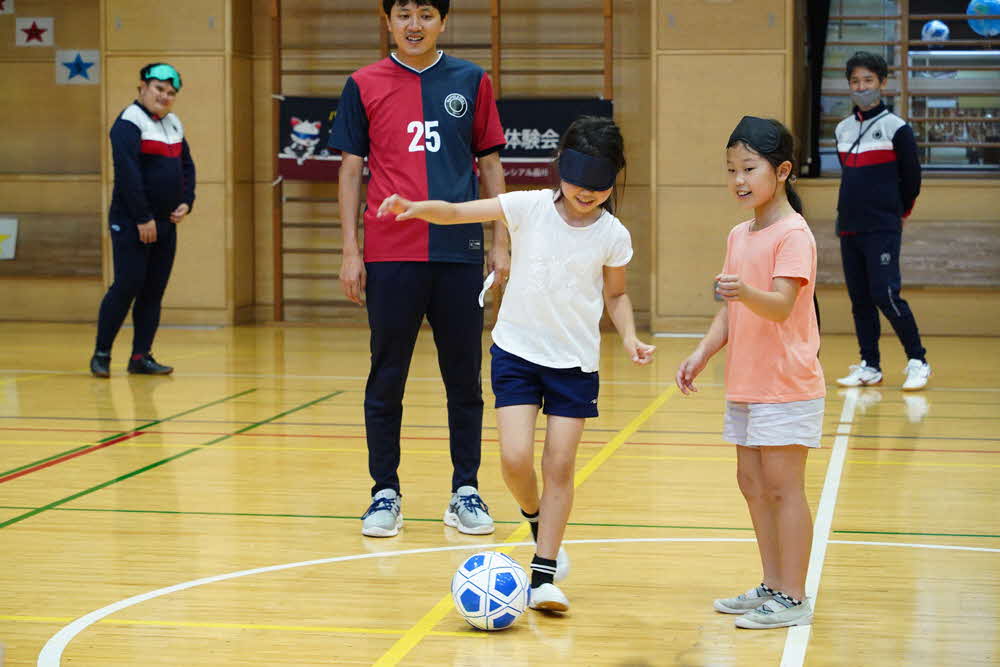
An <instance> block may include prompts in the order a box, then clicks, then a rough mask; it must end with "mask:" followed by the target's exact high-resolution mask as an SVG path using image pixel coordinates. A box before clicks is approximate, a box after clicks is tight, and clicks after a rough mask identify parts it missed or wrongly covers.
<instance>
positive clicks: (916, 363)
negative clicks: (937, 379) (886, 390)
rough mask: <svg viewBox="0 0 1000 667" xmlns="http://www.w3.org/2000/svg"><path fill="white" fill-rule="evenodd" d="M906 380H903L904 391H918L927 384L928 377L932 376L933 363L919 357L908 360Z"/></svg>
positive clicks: (904, 370) (905, 371)
mask: <svg viewBox="0 0 1000 667" xmlns="http://www.w3.org/2000/svg"><path fill="white" fill-rule="evenodd" d="M903 372H904V373H906V380H905V381H904V382H903V391H917V390H918V389H923V388H924V387H926V386H927V378H929V377H930V376H931V365H930V364H929V363H927V362H926V361H920V360H919V359H910V360H909V361H908V362H906V368H904V369H903Z"/></svg>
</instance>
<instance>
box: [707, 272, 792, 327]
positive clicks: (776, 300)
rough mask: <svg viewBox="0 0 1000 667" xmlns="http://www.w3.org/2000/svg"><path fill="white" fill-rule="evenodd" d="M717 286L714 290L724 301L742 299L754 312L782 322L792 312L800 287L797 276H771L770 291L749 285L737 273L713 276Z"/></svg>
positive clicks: (773, 320) (765, 317)
mask: <svg viewBox="0 0 1000 667" xmlns="http://www.w3.org/2000/svg"><path fill="white" fill-rule="evenodd" d="M715 279H716V280H717V281H718V283H719V286H718V287H717V288H716V291H717V292H718V293H719V296H721V297H722V298H723V299H725V300H726V301H742V302H743V304H744V305H746V307H747V308H749V309H750V310H752V311H753V312H754V313H755V314H757V315H760V316H761V317H763V318H764V319H768V320H771V321H772V322H784V321H785V320H787V319H788V316H789V315H791V314H792V308H794V307H795V300H796V299H797V298H798V297H799V290H801V289H802V280H801V279H799V278H782V277H777V278H772V279H771V291H770V292H765V291H764V290H762V289H757V288H756V287H751V286H750V285H747V284H746V283H744V282H743V280H742V279H741V278H740V277H739V276H738V275H735V274H734V275H726V274H722V273H720V274H719V275H717V276H716V277H715Z"/></svg>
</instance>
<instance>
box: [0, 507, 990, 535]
mask: <svg viewBox="0 0 1000 667" xmlns="http://www.w3.org/2000/svg"><path fill="white" fill-rule="evenodd" d="M30 509H34V508H32V507H26V506H21V505H0V510H30ZM53 509H56V510H57V511H60V512H110V513H116V514H169V515H181V516H232V517H253V518H264V519H269V518H277V519H338V520H346V521H358V520H359V517H357V516H343V515H339V514H290V513H281V512H275V513H269V512H190V511H189V512H182V511H179V510H128V509H106V508H100V507H93V508H87V507H58V508H53ZM406 521H414V522H424V523H439V522H440V521H441V519H440V518H433V519H421V518H413V517H406ZM494 523H498V524H510V525H517V524H519V523H522V521H500V520H496V521H494ZM566 525H568V526H582V527H598V528H667V529H673V530H738V531H752V530H753V528H751V527H736V526H676V525H671V524H654V523H586V522H581V521H570V522H569V523H568V524H566ZM833 532H834V533H839V534H844V535H907V536H923V537H927V536H930V537H985V538H1000V535H990V534H978V533H915V532H901V531H889V530H834V531H833Z"/></svg>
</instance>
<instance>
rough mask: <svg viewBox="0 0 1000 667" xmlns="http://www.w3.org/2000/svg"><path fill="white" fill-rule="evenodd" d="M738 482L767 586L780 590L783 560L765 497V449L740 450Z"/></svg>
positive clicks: (737, 472) (774, 525)
mask: <svg viewBox="0 0 1000 667" xmlns="http://www.w3.org/2000/svg"><path fill="white" fill-rule="evenodd" d="M736 481H737V482H738V483H739V486H740V491H742V492H743V497H744V498H745V499H746V501H747V508H748V509H749V510H750V520H751V521H752V522H753V530H754V534H755V535H756V536H757V550H758V551H759V552H760V564H761V568H762V570H763V573H764V574H763V576H764V579H763V584H764V585H765V586H767V587H769V588H774V589H777V587H778V585H779V584H780V583H781V576H780V573H781V556H780V551H779V548H778V526H777V524H776V523H775V516H774V508H773V507H772V506H771V503H770V502H769V499H768V498H767V497H766V496H765V494H764V471H763V469H762V467H761V449H760V448H756V447H742V446H740V445H737V446H736Z"/></svg>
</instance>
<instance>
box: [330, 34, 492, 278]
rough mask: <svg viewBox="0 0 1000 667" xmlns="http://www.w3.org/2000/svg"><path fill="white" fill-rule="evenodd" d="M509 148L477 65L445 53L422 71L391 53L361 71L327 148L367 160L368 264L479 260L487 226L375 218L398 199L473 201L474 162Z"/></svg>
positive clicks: (353, 77)
mask: <svg viewBox="0 0 1000 667" xmlns="http://www.w3.org/2000/svg"><path fill="white" fill-rule="evenodd" d="M504 144H505V139H504V133H503V128H502V127H501V125H500V116H499V114H498V113H497V107H496V101H495V99H494V97H493V86H492V84H491V83H490V79H489V77H488V76H487V75H486V72H485V71H483V69H482V68H481V67H479V66H478V65H475V64H473V63H470V62H468V61H466V60H461V59H459V58H452V57H450V56H447V55H445V54H443V53H442V54H441V55H440V57H439V58H438V61H437V62H436V63H435V64H433V65H431V66H430V67H428V68H426V69H424V70H422V71H417V70H415V69H413V68H411V67H408V66H406V65H404V64H403V63H401V62H399V61H398V60H396V59H395V57H393V56H390V57H388V58H385V59H383V60H380V61H379V62H377V63H374V64H372V65H369V66H367V67H364V68H362V69H360V70H358V71H356V72H354V74H352V75H351V77H350V78H349V79H348V80H347V83H346V84H345V85H344V91H343V94H342V95H341V97H340V102H339V103H338V104H337V116H336V119H335V120H334V124H333V131H332V132H331V133H330V142H329V145H330V147H331V148H334V149H336V150H340V151H343V152H346V153H351V154H353V155H358V156H362V157H364V156H367V157H368V168H369V171H370V172H371V178H370V180H369V182H368V196H367V207H366V209H365V214H364V225H365V243H364V255H365V261H366V262H406V261H413V262H428V261H430V262H464V263H482V261H483V228H482V225H479V224H469V225H448V226H443V225H430V224H428V223H427V222H424V221H422V220H413V221H406V222H405V223H400V222H396V221H395V216H385V217H382V218H379V217H378V216H377V212H378V207H379V205H380V204H381V203H382V200H383V199H385V198H386V197H388V196H389V195H390V194H392V193H398V194H400V195H402V196H403V197H405V198H407V199H413V200H424V199H443V200H445V201H452V202H462V201H469V200H472V199H476V198H477V195H478V183H477V178H476V170H475V165H474V161H475V158H476V157H482V156H484V155H488V154H490V153H493V152H496V151H499V150H500V149H501V148H503V146H504Z"/></svg>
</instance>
